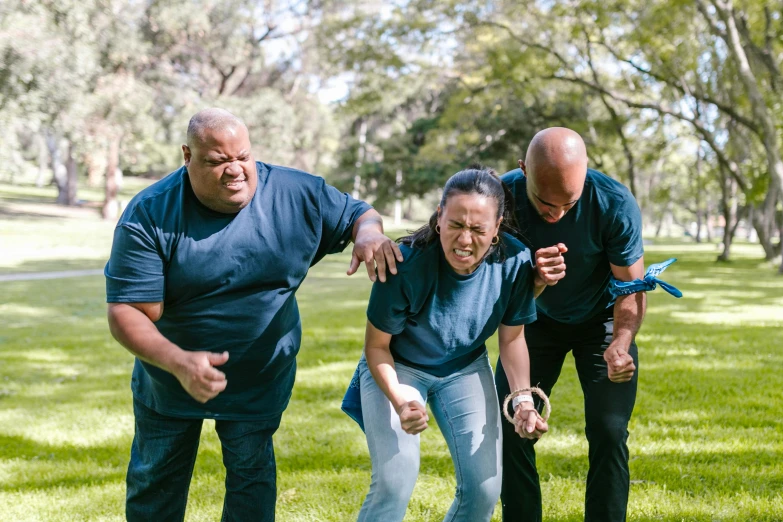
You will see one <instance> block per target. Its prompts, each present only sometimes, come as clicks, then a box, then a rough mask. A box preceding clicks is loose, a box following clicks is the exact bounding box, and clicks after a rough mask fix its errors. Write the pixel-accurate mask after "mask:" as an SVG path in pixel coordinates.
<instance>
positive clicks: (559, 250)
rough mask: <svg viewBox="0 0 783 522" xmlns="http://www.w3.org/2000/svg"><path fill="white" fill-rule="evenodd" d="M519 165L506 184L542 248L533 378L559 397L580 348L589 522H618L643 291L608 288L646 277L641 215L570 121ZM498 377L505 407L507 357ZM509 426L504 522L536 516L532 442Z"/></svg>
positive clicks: (537, 141)
mask: <svg viewBox="0 0 783 522" xmlns="http://www.w3.org/2000/svg"><path fill="white" fill-rule="evenodd" d="M519 166H520V168H519V169H516V170H512V171H511V172H508V173H506V174H505V175H504V176H503V181H504V182H505V183H506V184H507V185H508V186H509V187H510V188H511V190H512V192H513V193H514V196H515V199H516V205H517V207H516V217H517V219H518V221H519V226H520V229H521V231H522V233H523V237H524V240H525V241H526V243H527V244H528V245H529V246H530V247H531V249H532V250H533V251H534V252H536V254H535V258H536V260H535V262H536V272H537V275H536V278H535V285H536V289H535V291H536V294H537V295H538V297H537V299H536V308H537V312H538V320H536V321H535V322H534V323H532V324H530V325H528V326H527V328H525V338H526V340H527V345H528V350H529V352H530V382H531V383H540V384H539V386H540V387H541V388H542V389H543V390H544V391H545V392H546V393H547V394H549V393H551V391H552V387H553V386H554V385H555V383H556V382H557V379H558V376H559V375H560V370H561V369H562V367H563V362H564V360H565V357H566V355H567V354H568V352H571V353H572V354H573V356H574V360H575V361H576V370H577V373H578V374H579V381H580V383H581V385H582V392H583V393H584V408H585V424H586V426H585V434H586V435H587V441H588V444H589V452H588V459H589V463H590V469H589V471H588V473H587V492H586V496H585V520H586V521H587V522H613V521H622V520H625V513H626V507H627V503H628V489H629V484H630V475H629V471H628V447H627V446H626V440H627V439H628V429H627V428H628V421H629V420H630V418H631V412H632V411H633V406H634V401H635V399H636V381H637V375H636V367H637V365H638V360H637V349H636V344H635V342H634V336H635V335H636V332H637V331H638V330H639V327H640V326H641V323H642V319H643V317H644V311H645V306H646V300H645V299H646V297H645V294H644V293H636V294H631V295H627V296H622V297H619V298H617V300H616V301H615V300H614V299H613V298H612V296H611V295H610V293H609V289H608V287H609V280H610V276H612V275H614V277H615V278H617V279H619V280H622V281H631V280H633V279H636V278H641V277H643V276H644V259H643V257H642V256H643V254H644V251H643V247H642V222H641V213H640V211H639V207H638V205H637V203H636V201H635V200H634V198H633V195H632V194H631V192H630V191H629V190H628V189H627V188H626V187H625V186H623V185H622V184H620V183H618V182H617V181H614V180H613V179H611V178H609V177H608V176H606V175H604V174H602V173H600V172H598V171H596V170H592V169H588V168H587V153H586V150H585V144H584V142H583V141H582V138H581V137H580V136H579V135H578V134H577V133H576V132H574V131H572V130H570V129H565V128H560V127H556V128H550V129H546V130H543V131H541V132H539V133H538V134H536V136H535V137H534V138H533V140H532V141H531V142H530V145H529V147H528V150H527V155H526V156H525V161H524V162H523V161H521V160H520V161H519ZM566 266H567V267H568V270H567V271H566ZM495 381H496V386H497V390H498V395H499V397H500V398H501V404H502V400H503V398H505V396H506V395H508V393H509V392H510V391H511V390H509V386H508V381H507V379H506V375H505V373H504V372H503V368H502V366H501V364H500V361H498V371H497V373H496V376H495ZM539 406H540V405H539ZM504 430H505V433H504V437H503V440H504V448H503V490H502V495H501V500H502V503H503V520H504V522H517V521H519V522H534V521H540V520H541V488H540V486H539V479H538V472H537V471H536V454H535V449H534V444H535V440H528V439H522V438H520V437H518V436H514V427H513V426H512V425H511V424H509V423H504Z"/></svg>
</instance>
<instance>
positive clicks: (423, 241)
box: [397, 165, 519, 261]
mask: <svg viewBox="0 0 783 522" xmlns="http://www.w3.org/2000/svg"><path fill="white" fill-rule="evenodd" d="M454 194H477V195H480V196H485V197H487V198H491V199H494V200H495V203H497V206H498V211H497V217H498V218H499V217H503V221H501V223H500V230H499V232H507V233H509V234H512V235H518V234H519V231H518V230H517V229H518V227H517V224H516V218H515V217H514V195H513V194H512V193H511V191H510V190H509V188H508V187H507V186H506V184H505V183H503V182H502V181H500V178H499V177H498V175H497V173H496V172H495V171H494V170H492V169H490V168H486V167H482V166H480V165H471V166H470V167H468V168H467V169H465V170H461V171H459V172H457V173H456V174H454V175H453V176H452V177H450V178H449V180H448V181H447V182H446V186H444V187H443V197H441V200H440V208H441V209H443V208H445V206H446V203H447V202H448V200H449V198H450V197H451V196H453V195H454ZM437 224H438V212H437V211H436V212H435V213H433V214H432V216H430V220H429V222H428V223H427V224H426V225H424V226H423V227H421V228H420V229H418V230H416V231H414V232H412V233H411V234H409V235H407V236H403V237H401V238H399V239H397V242H398V243H402V244H404V245H409V246H412V247H417V248H423V247H425V246H427V245H429V244H431V243H433V242H434V241H436V240H437V239H438V235H439V234H438V232H437V230H436V229H435V226H436V225H437ZM495 253H497V254H498V255H499V256H500V261H503V260H504V259H505V252H504V248H503V242H502V241H499V242H498V243H497V244H495V245H492V246H490V248H489V251H487V254H486V256H485V257H489V256H491V255H492V254H495Z"/></svg>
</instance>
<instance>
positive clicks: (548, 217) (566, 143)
mask: <svg viewBox="0 0 783 522" xmlns="http://www.w3.org/2000/svg"><path fill="white" fill-rule="evenodd" d="M521 166H522V165H521ZM523 166H524V170H525V174H526V176H527V192H528V199H530V201H531V203H533V205H534V206H535V208H536V209H537V211H538V213H539V215H540V216H541V217H542V218H543V219H544V220H545V221H547V222H549V223H556V222H557V221H559V220H560V219H561V218H562V217H563V216H564V215H565V213H566V212H568V211H569V210H570V209H571V208H573V206H574V205H575V204H576V202H577V200H578V199H579V197H580V196H581V195H582V190H583V188H584V184H585V177H586V176H587V149H586V148H585V142H584V141H583V140H582V137H581V136H579V134H577V133H576V132H574V131H572V130H571V129H566V128H565V127H551V128H548V129H544V130H542V131H541V132H539V133H538V134H536V135H535V136H534V137H533V139H532V140H531V141H530V145H529V146H528V149H527V155H526V156H525V162H524V164H523Z"/></svg>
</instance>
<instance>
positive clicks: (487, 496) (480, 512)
mask: <svg viewBox="0 0 783 522" xmlns="http://www.w3.org/2000/svg"><path fill="white" fill-rule="evenodd" d="M501 484H502V474H498V475H496V476H494V477H489V478H486V479H484V480H483V481H482V482H471V481H470V480H468V481H465V482H463V483H462V484H460V485H458V486H457V495H456V497H455V499H454V501H455V505H454V508H453V509H452V513H453V516H452V518H447V519H446V520H454V521H457V520H460V521H462V520H471V521H473V520H476V521H479V520H489V519H490V518H491V517H492V513H493V512H494V510H495V506H496V505H497V502H498V499H499V498H500V489H501Z"/></svg>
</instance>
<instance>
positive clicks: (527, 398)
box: [511, 395, 533, 411]
mask: <svg viewBox="0 0 783 522" xmlns="http://www.w3.org/2000/svg"><path fill="white" fill-rule="evenodd" d="M523 402H530V403H532V402H533V396H532V395H517V396H516V397H514V400H512V401H511V409H512V410H514V411H517V406H519V405H520V404H521V403H523Z"/></svg>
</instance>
